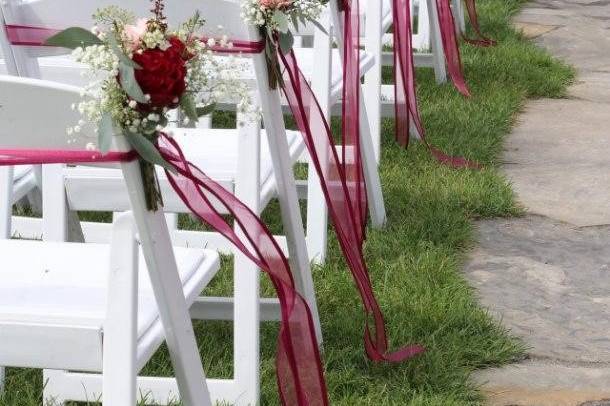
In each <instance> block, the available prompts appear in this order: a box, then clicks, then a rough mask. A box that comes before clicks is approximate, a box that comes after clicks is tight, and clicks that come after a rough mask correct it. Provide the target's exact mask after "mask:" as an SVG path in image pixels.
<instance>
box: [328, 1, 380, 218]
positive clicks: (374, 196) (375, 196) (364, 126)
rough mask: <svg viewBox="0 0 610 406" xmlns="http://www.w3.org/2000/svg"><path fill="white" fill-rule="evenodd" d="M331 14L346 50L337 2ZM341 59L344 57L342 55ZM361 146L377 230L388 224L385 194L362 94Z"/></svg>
mask: <svg viewBox="0 0 610 406" xmlns="http://www.w3.org/2000/svg"><path fill="white" fill-rule="evenodd" d="M330 4H331V12H332V18H333V25H334V27H335V28H336V31H335V32H336V34H337V36H336V39H337V43H338V45H339V49H343V48H344V44H345V42H344V39H343V35H342V33H343V21H342V20H341V18H340V15H341V13H340V11H339V6H338V2H337V1H332V2H331V3H330ZM341 59H342V60H343V59H344V56H343V55H341ZM359 102H360V116H359V117H360V144H361V150H362V165H363V169H364V179H365V183H366V191H367V198H368V203H369V212H370V215H371V223H372V225H373V227H375V228H381V227H383V226H384V225H385V222H386V212H385V204H384V202H383V192H382V190H381V179H380V178H379V168H378V166H377V161H376V160H375V153H374V147H373V140H372V139H371V124H370V121H369V117H368V112H367V106H366V103H365V101H364V94H363V92H360V100H359Z"/></svg>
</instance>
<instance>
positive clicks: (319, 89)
mask: <svg viewBox="0 0 610 406" xmlns="http://www.w3.org/2000/svg"><path fill="white" fill-rule="evenodd" d="M319 23H320V25H321V27H322V28H324V30H321V29H320V28H316V29H315V31H314V60H315V61H316V63H317V65H318V66H320V69H318V70H317V71H316V75H314V77H313V78H312V82H311V86H312V90H313V91H314V93H315V94H316V96H317V98H318V103H319V105H320V109H321V110H322V113H323V114H324V117H325V118H326V120H327V122H330V119H331V106H330V104H331V101H330V96H331V95H330V93H331V90H330V87H331V76H332V61H331V52H332V50H331V45H332V44H331V37H330V36H329V34H328V33H330V32H331V30H332V27H331V24H330V20H329V16H328V15H327V14H324V15H323V16H322V17H321V19H320V21H319ZM322 67H324V68H322ZM318 158H319V160H320V165H321V166H322V171H323V172H326V171H327V169H326V167H327V166H328V165H327V162H328V157H327V156H325V151H323V152H322V153H321V154H320V156H319V157H318ZM308 162H309V167H308V168H309V169H308V172H307V233H306V234H307V236H306V238H307V251H308V255H309V260H310V261H312V262H314V263H317V264H322V263H324V261H325V260H326V249H327V245H328V207H326V200H325V198H324V192H323V190H322V185H321V184H320V178H319V176H318V174H317V172H316V170H315V167H314V165H313V162H312V161H311V158H309V160H308Z"/></svg>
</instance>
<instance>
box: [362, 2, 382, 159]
mask: <svg viewBox="0 0 610 406" xmlns="http://www.w3.org/2000/svg"><path fill="white" fill-rule="evenodd" d="M381 13H382V2H381V1H369V2H367V7H366V27H365V30H366V40H365V50H366V52H367V53H368V54H370V55H374V56H375V65H374V66H373V67H372V68H371V69H370V70H369V71H368V72H367V73H366V75H365V76H364V86H363V92H364V95H365V97H364V100H365V102H366V103H367V105H366V107H367V111H368V114H369V120H370V126H371V139H372V143H373V148H374V151H375V161H376V162H377V163H379V160H380V159H381V151H380V149H381V70H382V63H381V58H382V51H383V49H382V42H381V37H382V35H383V34H384V33H382V32H381V23H382V21H381V18H382V15H381Z"/></svg>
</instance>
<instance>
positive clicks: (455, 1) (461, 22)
mask: <svg viewBox="0 0 610 406" xmlns="http://www.w3.org/2000/svg"><path fill="white" fill-rule="evenodd" d="M462 1H463V0H451V6H452V10H453V18H454V19H455V30H456V32H457V33H458V34H464V33H466V18H465V15H464V3H463V2H462Z"/></svg>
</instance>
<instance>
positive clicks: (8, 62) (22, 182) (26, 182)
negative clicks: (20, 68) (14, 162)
mask: <svg viewBox="0 0 610 406" xmlns="http://www.w3.org/2000/svg"><path fill="white" fill-rule="evenodd" d="M0 26H4V24H3V20H2V14H1V13H0ZM4 54H6V55H7V57H6V58H4V57H3V55H4ZM3 73H9V74H11V75H18V72H17V67H16V65H15V63H14V59H13V57H12V53H11V49H10V47H8V41H7V40H6V37H5V32H4V30H1V29H0V74H3ZM0 176H2V177H6V178H7V179H9V180H10V181H11V182H9V183H7V184H11V187H7V188H6V190H3V193H2V195H1V197H0V238H7V237H8V236H9V235H10V233H11V213H12V209H13V205H14V204H15V203H17V202H18V201H20V200H21V199H23V198H24V197H26V196H27V197H29V201H30V204H32V206H33V207H34V208H35V209H36V210H40V209H41V208H40V204H41V202H40V197H39V193H38V194H37V193H36V190H38V192H39V191H40V188H41V186H42V185H41V182H42V172H41V170H40V167H34V166H29V165H28V166H19V167H16V168H11V167H6V168H3V169H0Z"/></svg>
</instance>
